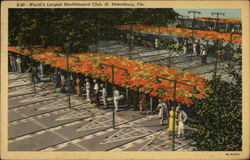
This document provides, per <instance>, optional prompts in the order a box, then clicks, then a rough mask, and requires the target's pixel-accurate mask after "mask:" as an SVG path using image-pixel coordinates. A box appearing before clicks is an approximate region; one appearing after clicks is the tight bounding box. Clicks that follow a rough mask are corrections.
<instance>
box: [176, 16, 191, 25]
mask: <svg viewBox="0 0 250 160" xmlns="http://www.w3.org/2000/svg"><path fill="white" fill-rule="evenodd" d="M178 17H180V18H179V19H184V18H187V19H188V18H189V16H186V15H179V16H178ZM183 22H184V21H183V20H181V25H182V26H184V25H183V24H184V23H183Z"/></svg>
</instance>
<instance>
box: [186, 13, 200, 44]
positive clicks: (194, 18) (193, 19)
mask: <svg viewBox="0 0 250 160" xmlns="http://www.w3.org/2000/svg"><path fill="white" fill-rule="evenodd" d="M191 13H193V22H192V40H193V39H194V22H195V14H201V12H199V11H195V10H193V11H188V14H191Z"/></svg>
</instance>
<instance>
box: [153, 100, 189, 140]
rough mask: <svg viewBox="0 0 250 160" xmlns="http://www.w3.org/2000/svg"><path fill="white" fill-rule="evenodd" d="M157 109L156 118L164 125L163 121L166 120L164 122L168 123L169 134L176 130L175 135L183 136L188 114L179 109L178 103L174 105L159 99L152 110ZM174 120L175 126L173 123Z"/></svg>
mask: <svg viewBox="0 0 250 160" xmlns="http://www.w3.org/2000/svg"><path fill="white" fill-rule="evenodd" d="M157 110H158V111H159V112H158V118H159V119H160V124H161V125H164V122H165V121H167V123H166V124H168V131H169V133H170V136H171V135H172V134H173V132H176V131H177V137H183V135H184V128H185V122H186V121H187V118H188V116H187V114H186V112H185V111H183V110H182V109H181V107H180V105H178V106H177V107H175V106H174V105H173V104H171V103H170V102H163V101H162V100H160V99H159V103H158V106H157V108H156V109H155V111H154V112H156V111H157ZM174 112H175V113H174ZM174 121H175V127H174V124H173V123H174ZM183 138H185V137H183Z"/></svg>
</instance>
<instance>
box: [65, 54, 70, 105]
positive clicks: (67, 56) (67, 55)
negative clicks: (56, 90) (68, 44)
mask: <svg viewBox="0 0 250 160" xmlns="http://www.w3.org/2000/svg"><path fill="white" fill-rule="evenodd" d="M66 58H67V71H68V75H67V76H68V81H67V83H68V105H69V108H70V109H71V100H70V99H71V98H70V90H69V88H70V72H69V52H68V51H67V53H66Z"/></svg>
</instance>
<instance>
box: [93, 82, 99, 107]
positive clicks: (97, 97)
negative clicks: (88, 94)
mask: <svg viewBox="0 0 250 160" xmlns="http://www.w3.org/2000/svg"><path fill="white" fill-rule="evenodd" d="M93 82H94V91H95V97H96V104H99V83H98V82H97V80H96V79H94V81H93Z"/></svg>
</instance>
